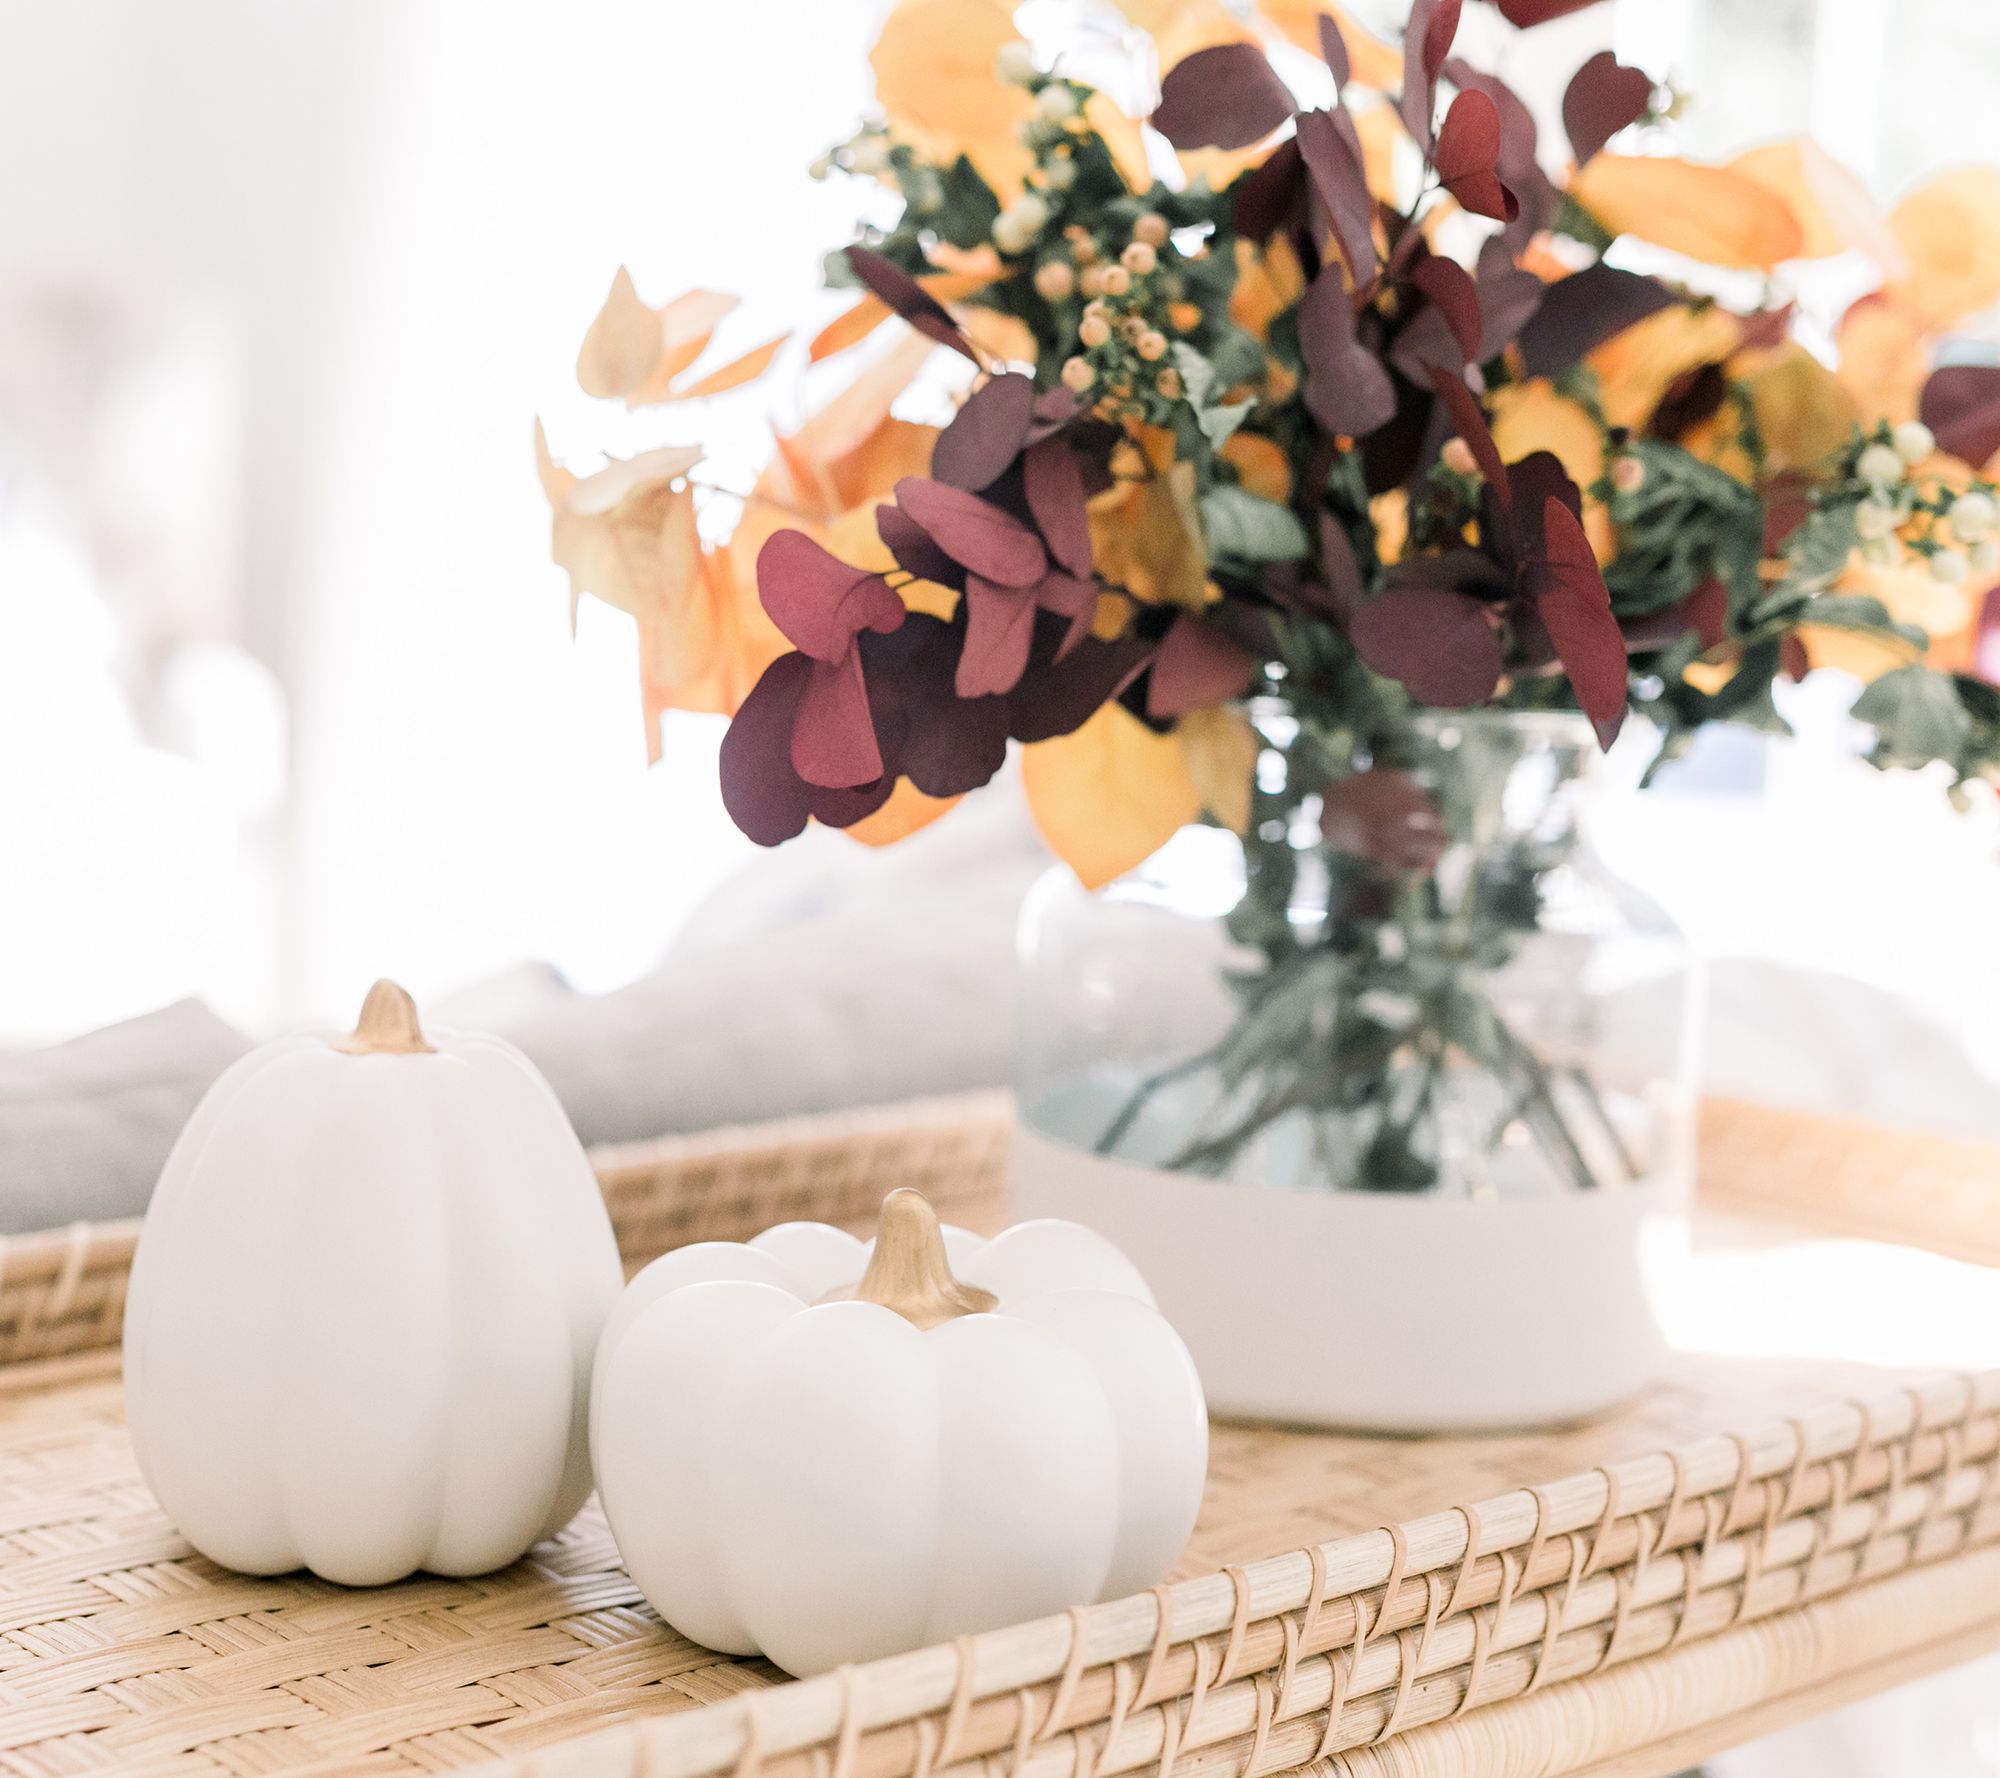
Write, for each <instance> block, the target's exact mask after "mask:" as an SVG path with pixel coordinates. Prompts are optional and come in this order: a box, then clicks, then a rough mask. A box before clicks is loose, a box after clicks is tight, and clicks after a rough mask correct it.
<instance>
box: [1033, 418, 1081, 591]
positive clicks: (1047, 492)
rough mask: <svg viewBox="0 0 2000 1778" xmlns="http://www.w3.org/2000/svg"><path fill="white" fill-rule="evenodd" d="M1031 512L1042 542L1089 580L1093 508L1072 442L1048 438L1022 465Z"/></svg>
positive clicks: (1057, 559) (1063, 562) (1057, 556)
mask: <svg viewBox="0 0 2000 1778" xmlns="http://www.w3.org/2000/svg"><path fill="white" fill-rule="evenodd" d="M1021 475H1022V485H1023V487H1024V488H1025V490H1026V493H1027V497H1028V510H1029V512H1031V513H1033V514H1034V518H1035V524H1036V526H1037V527H1038V528H1039V529H1040V531H1041V533H1042V542H1043V543H1044V544H1045V545H1047V547H1048V552H1049V554H1050V555H1051V556H1053V557H1054V558H1055V559H1056V561H1057V562H1059V563H1061V564H1062V566H1063V567H1065V568H1067V569H1068V570H1069V571H1070V573H1071V574H1074V575H1079V576H1081V577H1082V578H1084V579H1086V580H1087V579H1089V578H1090V574H1091V554H1090V507H1089V504H1088V503H1087V501H1086V500H1085V498H1084V493H1083V471H1082V469H1081V468H1080V467H1079V466H1078V464H1077V460H1076V453H1075V452H1074V451H1072V450H1071V449H1070V448H1069V441H1068V440H1067V439H1061V438H1046V439H1044V440H1043V441H1042V442H1041V443H1040V444H1038V445H1036V446H1034V447H1033V448H1032V449H1031V450H1030V451H1029V452H1028V455H1027V457H1026V458H1025V459H1024V460H1023V462H1022V465H1021Z"/></svg>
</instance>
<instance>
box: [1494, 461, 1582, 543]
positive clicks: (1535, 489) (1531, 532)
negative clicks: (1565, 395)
mask: <svg viewBox="0 0 2000 1778" xmlns="http://www.w3.org/2000/svg"><path fill="white" fill-rule="evenodd" d="M1507 486H1508V489H1509V490H1510V491H1511V493H1512V495H1513V504H1514V518H1513V528H1514V550H1515V554H1516V556H1517V557H1518V558H1519V559H1520V560H1522V561H1528V560H1531V559H1532V558H1534V557H1536V556H1538V555H1540V554H1541V553H1542V509H1543V507H1544V506H1545V505H1546V504H1547V503H1548V502H1549V501H1551V500H1560V501H1561V502H1562V504H1563V505H1564V506H1566V507H1567V508H1568V509H1569V510H1570V512H1571V513H1573V514H1574V515H1575V516H1576V518H1577V519H1578V520H1579V521H1581V519H1582V518H1583V492H1582V490H1581V489H1580V488H1578V487H1577V485H1576V483H1575V482H1573V481H1571V480H1570V476H1569V471H1568V470H1567V469H1565V468H1564V467H1563V465H1562V459H1561V458H1560V457H1558V456H1557V455H1556V454H1555V452H1553V451H1530V452H1529V453H1528V454H1527V455H1526V456H1525V457H1522V458H1520V459H1519V460H1518V461H1516V462H1513V463H1509V464H1508V465H1507Z"/></svg>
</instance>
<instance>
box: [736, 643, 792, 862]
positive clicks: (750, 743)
mask: <svg viewBox="0 0 2000 1778" xmlns="http://www.w3.org/2000/svg"><path fill="white" fill-rule="evenodd" d="M812 667H813V664H812V662H811V661H809V660H807V659H806V657H805V656H804V655H802V654H783V655H780V656H779V657H778V658H777V659H776V660H775V661H773V662H772V663H771V664H770V665H769V666H768V667H766V668H765V669H764V674H763V677H762V678H761V679H759V680H758V681H757V683H756V684H755V685H753V686H752V687H751V688H750V695H749V696H748V697H747V698H745V699H744V700H743V703H742V705H741V707H740V708H738V710H737V712H736V714H735V716H734V717H732V718H731V719H730V723H729V726H728V728H726V729H724V730H723V732H722V753H721V758H720V761H719V771H720V775H721V779H722V802H723V806H724V807H725V808H726V809H728V811H729V818H730V820H732V821H734V822H735V823H736V825H737V826H738V827H739V828H741V829H742V830H743V831H744V832H745V833H746V834H748V835H749V836H750V838H751V839H753V840H755V841H756V842H757V844H758V845H760V846H778V845H782V844H783V843H784V842H785V841H786V840H788V839H791V838H792V837H793V835H795V834H797V833H800V832H802V831H803V830H804V828H805V824H806V820H807V817H808V816H809V815H810V814H811V813H812V809H811V793H810V791H809V790H808V789H807V787H806V785H805V784H804V783H803V782H802V781H801V780H800V778H799V775H798V773H797V772H796V771H795V770H794V769H793V767H792V724H793V722H794V720H795V719H796V717H797V715H798V708H799V699H800V697H801V696H803V695H804V692H805V688H806V681H807V680H808V679H810V678H811V677H812Z"/></svg>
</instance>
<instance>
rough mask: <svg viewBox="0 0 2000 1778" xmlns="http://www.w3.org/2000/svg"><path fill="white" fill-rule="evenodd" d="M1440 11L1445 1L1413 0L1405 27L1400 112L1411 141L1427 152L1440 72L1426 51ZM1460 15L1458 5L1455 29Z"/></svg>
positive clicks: (1453, 20) (1455, 10)
mask: <svg viewBox="0 0 2000 1778" xmlns="http://www.w3.org/2000/svg"><path fill="white" fill-rule="evenodd" d="M1440 10H1442V0H1413V4H1412V5H1411V7H1410V17H1409V21H1408V23H1406V24H1405V25H1404V27H1403V90H1402V92H1401V93H1400V94H1399V95H1398V96H1397V100H1396V110H1397V113H1398V114H1399V115H1400V116H1401V118H1402V120H1403V128H1404V129H1406V130H1408V131H1409V132H1410V139H1411V140H1412V141H1414V142H1415V143H1416V145H1417V146H1418V147H1419V148H1421V149H1423V150H1425V151H1426V152H1428V151H1429V149H1430V145H1431V125H1432V122H1433V112H1434V110H1435V107H1436V103H1437V70H1436V69H1434V68H1431V67H1430V66H1429V65H1428V61H1427V58H1426V53H1425V52H1426V50H1427V48H1428V46H1429V43H1430V32H1431V24H1432V22H1433V21H1434V20H1435V19H1436V17H1437V15H1438V13H1439V12H1440ZM1457 13H1458V8H1457V7H1456V6H1455V5H1454V6H1453V7H1452V23H1453V25H1454V27H1455V26H1456V23H1457Z"/></svg>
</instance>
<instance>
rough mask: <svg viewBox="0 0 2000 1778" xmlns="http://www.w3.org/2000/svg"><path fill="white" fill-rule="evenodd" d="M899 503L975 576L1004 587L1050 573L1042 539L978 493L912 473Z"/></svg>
mask: <svg viewBox="0 0 2000 1778" xmlns="http://www.w3.org/2000/svg"><path fill="white" fill-rule="evenodd" d="M896 504H897V505H898V506H900V507H901V508H902V509H903V510H904V511H905V512H906V513H908V514H909V515H910V517H911V518H913V519H915V520H916V522H917V523H918V524H919V525H921V526H922V527H923V528H924V530H925V531H926V532H927V533H928V534H929V536H930V539H931V541H932V542H933V543H935V544H936V545H937V546H938V548H939V549H941V550H943V551H944V553H945V554H946V555H948V556H950V557H951V559H952V560H953V561H954V562H957V563H959V564H960V565H961V566H962V567H964V568H965V569H967V570H968V571H969V572H971V573H973V574H977V575H980V576H982V577H983V578H985V579H987V580H991V581H995V582H997V583H998V584H999V585H1001V586H1012V587H1025V586H1033V585H1034V583H1035V582H1036V581H1038V580H1040V579H1041V578H1042V576H1043V575H1044V574H1046V573H1047V572H1048V567H1049V561H1048V556H1047V554H1046V553H1045V552H1044V551H1043V549H1042V542H1041V539H1040V538H1039V537H1037V536H1036V535H1035V534H1034V532H1032V531H1030V530H1029V529H1028V527H1027V526H1026V525H1024V524H1022V523H1021V521H1020V520H1019V519H1017V518H1016V517H1014V515H1013V514H1012V513H1010V512H1005V511H1003V510H1002V509H1001V508H999V507H997V506H995V505H994V504H993V503H992V501H990V500H982V499H980V497H979V496H978V495H977V494H968V493H966V491H965V490H964V489H963V488H953V487H947V486H946V485H945V484H944V483H943V482H934V481H926V480H925V479H924V478H923V477H921V476H914V475H906V476H905V477H903V479H902V480H901V481H899V482H898V483H897V484H896Z"/></svg>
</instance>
